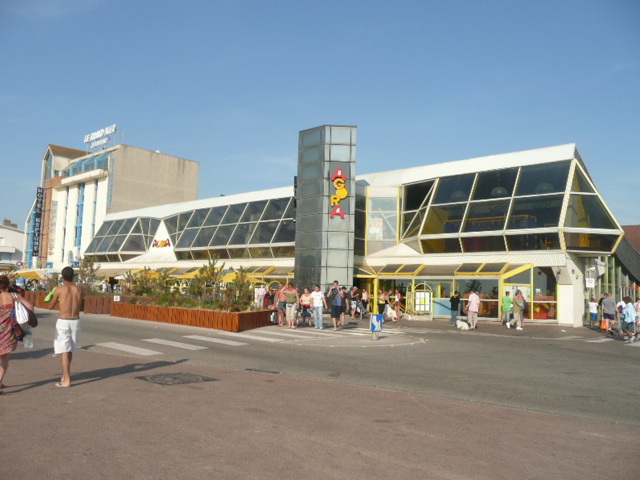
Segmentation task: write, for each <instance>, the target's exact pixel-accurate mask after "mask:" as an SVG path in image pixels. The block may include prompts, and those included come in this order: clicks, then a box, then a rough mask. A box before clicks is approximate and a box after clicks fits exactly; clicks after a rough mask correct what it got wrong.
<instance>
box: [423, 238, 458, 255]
mask: <svg viewBox="0 0 640 480" xmlns="http://www.w3.org/2000/svg"><path fill="white" fill-rule="evenodd" d="M420 243H422V251H423V252H424V253H425V254H427V253H459V252H461V251H462V250H461V247H460V240H458V239H457V238H430V239H428V240H421V241H420Z"/></svg>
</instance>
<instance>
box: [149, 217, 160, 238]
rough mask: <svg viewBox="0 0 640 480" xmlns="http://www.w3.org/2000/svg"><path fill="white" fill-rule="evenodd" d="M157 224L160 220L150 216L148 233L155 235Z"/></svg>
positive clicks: (158, 224)
mask: <svg viewBox="0 0 640 480" xmlns="http://www.w3.org/2000/svg"><path fill="white" fill-rule="evenodd" d="M159 226H160V220H158V219H157V218H152V219H151V221H150V225H149V235H151V236H155V234H156V232H157V231H158V227H159Z"/></svg>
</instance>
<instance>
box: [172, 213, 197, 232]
mask: <svg viewBox="0 0 640 480" xmlns="http://www.w3.org/2000/svg"><path fill="white" fill-rule="evenodd" d="M192 214H193V212H186V213H181V214H180V215H178V227H177V230H176V231H177V232H178V233H179V232H181V231H182V230H184V229H185V228H187V224H188V223H189V219H190V218H191V215H192Z"/></svg>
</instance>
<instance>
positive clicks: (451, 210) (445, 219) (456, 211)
mask: <svg viewBox="0 0 640 480" xmlns="http://www.w3.org/2000/svg"><path fill="white" fill-rule="evenodd" d="M466 208H467V205H466V204H463V205H441V206H433V205H432V206H431V208H429V214H428V215H427V220H426V221H425V222H424V228H423V229H422V234H423V235H431V234H439V233H458V232H459V231H460V225H461V224H462V219H463V218H464V212H465V210H466Z"/></svg>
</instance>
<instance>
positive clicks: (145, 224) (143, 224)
mask: <svg viewBox="0 0 640 480" xmlns="http://www.w3.org/2000/svg"><path fill="white" fill-rule="evenodd" d="M150 221H151V219H150V218H141V219H140V228H142V234H143V235H150V232H149V222H150Z"/></svg>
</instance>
